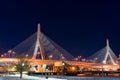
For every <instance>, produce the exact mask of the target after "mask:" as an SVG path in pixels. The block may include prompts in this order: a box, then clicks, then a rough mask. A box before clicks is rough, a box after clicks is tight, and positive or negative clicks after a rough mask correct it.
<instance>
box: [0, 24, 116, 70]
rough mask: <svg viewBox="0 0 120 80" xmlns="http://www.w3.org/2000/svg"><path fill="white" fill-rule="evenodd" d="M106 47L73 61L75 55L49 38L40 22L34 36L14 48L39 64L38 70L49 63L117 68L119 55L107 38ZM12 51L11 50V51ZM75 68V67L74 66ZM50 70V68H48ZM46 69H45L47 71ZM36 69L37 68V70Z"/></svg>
mask: <svg viewBox="0 0 120 80" xmlns="http://www.w3.org/2000/svg"><path fill="white" fill-rule="evenodd" d="M106 43H107V45H106V47H105V48H103V49H102V50H100V51H98V52H97V53H95V54H93V55H92V56H90V57H89V58H88V59H87V60H84V61H83V62H80V61H73V60H74V57H73V56H72V55H71V54H70V53H69V52H67V51H66V50H64V49H63V48H62V47H60V46H59V45H58V44H56V43H55V42H54V41H52V40H51V39H50V38H48V37H47V36H46V35H45V34H43V33H42V32H41V31H40V24H38V31H37V33H34V34H33V35H32V36H30V37H29V38H27V39H26V40H24V41H23V42H21V43H20V44H18V45H17V46H16V47H14V48H13V49H12V51H14V52H15V54H19V55H20V54H24V56H25V58H26V59H28V58H27V57H31V58H30V59H29V62H30V65H31V66H33V67H35V66H38V70H37V72H43V66H44V67H46V68H47V66H48V65H54V66H61V67H63V66H64V65H63V63H65V64H67V65H71V66H78V67H79V68H80V69H87V70H95V69H96V70H102V68H104V70H117V69H118V65H117V57H116V56H115V54H114V52H113V51H112V50H111V48H110V46H109V40H108V39H107V40H106ZM9 52H11V51H9ZM17 61H18V59H17V58H11V56H10V55H9V56H8V58H0V62H17ZM73 69H74V68H73ZM46 70H48V69H46ZM46 70H44V71H45V72H46ZM35 71H36V70H35Z"/></svg>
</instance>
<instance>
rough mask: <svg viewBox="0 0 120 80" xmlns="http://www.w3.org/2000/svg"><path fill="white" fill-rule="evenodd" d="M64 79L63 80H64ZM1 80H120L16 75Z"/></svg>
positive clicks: (0, 78) (115, 78)
mask: <svg viewBox="0 0 120 80" xmlns="http://www.w3.org/2000/svg"><path fill="white" fill-rule="evenodd" d="M62 78H63V79H62ZM0 80H120V78H117V77H104V78H102V77H76V76H49V77H48V78H46V77H45V76H43V77H41V76H23V78H22V79H20V78H19V76H16V75H7V76H3V77H0Z"/></svg>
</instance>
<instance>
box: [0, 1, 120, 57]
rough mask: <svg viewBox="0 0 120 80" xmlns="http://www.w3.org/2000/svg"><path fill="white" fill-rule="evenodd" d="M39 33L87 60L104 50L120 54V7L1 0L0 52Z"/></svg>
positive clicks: (87, 3)
mask: <svg viewBox="0 0 120 80" xmlns="http://www.w3.org/2000/svg"><path fill="white" fill-rule="evenodd" d="M39 22H40V24H41V28H42V30H41V31H42V32H43V33H44V34H45V35H47V36H48V37H50V38H51V39H52V40H53V41H55V42H56V43H57V44H59V45H60V46H62V47H63V48H64V49H66V50H67V51H68V52H70V53H71V54H72V55H73V56H77V55H82V56H85V57H88V56H90V55H92V54H93V53H95V52H96V51H98V50H100V49H101V48H103V47H105V45H106V43H105V40H106V38H109V39H110V46H111V48H112V50H113V51H114V52H115V54H116V55H117V56H118V54H119V53H120V3H118V2H110V1H109V0H108V1H106V2H102V1H100V2H99V1H97V0H96V2H95V1H91V0H89V1H86V0H78V1H77V0H76V1H75V0H54V1H53V0H48V1H46V0H1V1H0V51H1V52H6V51H7V50H8V49H12V48H13V47H15V46H16V45H17V44H19V43H20V42H22V41H23V40H25V39H26V38H27V37H29V36H30V35H32V34H33V33H35V32H36V30H37V23H39Z"/></svg>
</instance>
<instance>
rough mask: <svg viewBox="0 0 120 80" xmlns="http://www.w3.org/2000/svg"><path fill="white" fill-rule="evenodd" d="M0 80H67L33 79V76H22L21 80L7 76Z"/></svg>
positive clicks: (13, 76) (53, 79)
mask: <svg viewBox="0 0 120 80" xmlns="http://www.w3.org/2000/svg"><path fill="white" fill-rule="evenodd" d="M0 80H67V79H57V78H49V77H48V78H46V77H35V76H23V78H22V79H20V78H19V76H15V75H8V76H4V77H0Z"/></svg>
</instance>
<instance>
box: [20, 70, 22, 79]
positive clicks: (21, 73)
mask: <svg viewBox="0 0 120 80" xmlns="http://www.w3.org/2000/svg"><path fill="white" fill-rule="evenodd" d="M20 79H22V71H21V72H20Z"/></svg>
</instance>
